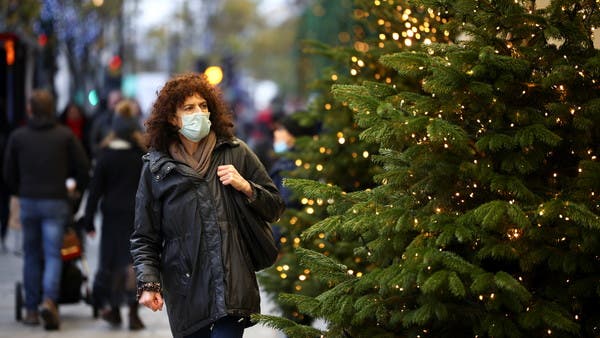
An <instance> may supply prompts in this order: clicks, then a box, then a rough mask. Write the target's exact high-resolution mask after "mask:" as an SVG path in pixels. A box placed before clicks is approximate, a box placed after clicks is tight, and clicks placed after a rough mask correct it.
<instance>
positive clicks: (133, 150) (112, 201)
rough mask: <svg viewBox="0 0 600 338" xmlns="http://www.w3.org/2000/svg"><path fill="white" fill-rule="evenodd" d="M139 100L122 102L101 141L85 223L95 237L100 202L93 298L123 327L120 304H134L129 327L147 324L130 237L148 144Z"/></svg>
mask: <svg viewBox="0 0 600 338" xmlns="http://www.w3.org/2000/svg"><path fill="white" fill-rule="evenodd" d="M134 109H135V106H134V103H133V102H132V101H130V100H123V101H121V102H119V103H118V104H117V106H116V108H115V116H114V117H113V119H112V122H111V123H112V126H111V131H110V133H109V134H108V136H107V137H106V138H105V140H104V141H103V142H102V143H101V147H100V150H99V153H98V158H97V161H96V165H95V167H94V173H93V176H92V180H91V182H90V187H89V194H88V200H87V204H86V208H85V216H84V217H83V225H84V226H85V229H86V231H87V232H88V234H89V235H90V236H94V235H95V230H96V229H95V227H94V215H95V214H96V210H97V206H98V202H99V201H100V210H101V213H102V231H101V239H100V258H99V261H98V270H97V272H96V276H95V279H94V287H93V298H94V303H95V306H97V307H98V308H99V309H101V310H100V311H101V312H100V315H101V318H102V319H104V320H106V321H107V322H109V323H110V324H111V325H113V326H118V325H121V322H122V319H121V312H120V306H121V304H122V303H124V302H126V303H127V304H128V305H129V329H131V330H139V329H142V328H144V324H143V323H142V321H141V319H140V318H139V316H138V303H137V300H136V299H135V293H136V287H135V277H134V275H133V267H132V259H131V254H130V252H129V238H130V236H131V233H132V232H133V221H134V216H135V194H136V191H137V183H138V181H139V178H140V172H141V170H142V155H143V154H144V152H145V145H144V142H143V139H142V137H143V136H142V135H141V134H140V132H139V131H138V130H137V129H138V128H137V118H136V117H135V116H134Z"/></svg>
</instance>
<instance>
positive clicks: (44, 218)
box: [4, 90, 89, 330]
mask: <svg viewBox="0 0 600 338" xmlns="http://www.w3.org/2000/svg"><path fill="white" fill-rule="evenodd" d="M54 107H55V106H54V97H53V96H52V94H51V93H50V92H49V91H47V90H35V91H33V92H32V94H31V97H30V98H29V101H28V105H27V115H28V117H29V121H28V124H27V125H26V126H23V127H20V128H18V129H16V130H15V131H14V132H13V133H12V134H11V135H10V137H9V140H8V145H7V147H6V154H5V158H4V181H5V183H6V184H7V185H8V188H9V190H10V191H11V193H12V194H15V195H18V196H19V204H20V217H21V224H22V226H23V253H24V267H23V279H24V284H23V285H24V289H25V308H26V310H27V313H26V316H25V318H24V319H23V323H24V324H27V325H38V324H39V317H38V306H40V303H41V306H40V309H39V315H41V317H42V319H43V320H44V327H45V329H47V330H56V329H58V328H59V326H60V317H59V313H58V308H57V302H58V300H59V296H60V279H61V272H62V257H61V247H62V243H63V234H64V230H65V226H66V225H67V224H68V223H69V222H70V218H71V206H70V204H69V200H68V195H67V187H66V181H67V178H69V177H73V178H74V179H75V182H76V184H75V186H76V187H77V188H80V189H82V190H83V189H85V187H86V185H87V182H88V180H89V173H88V170H89V163H88V160H87V157H86V156H85V152H84V150H83V146H82V145H81V142H79V140H77V138H76V137H75V136H74V135H73V133H72V132H71V131H70V130H69V129H67V128H66V127H64V126H62V125H59V124H58V123H57V121H56V116H55V111H56V110H55V108H54Z"/></svg>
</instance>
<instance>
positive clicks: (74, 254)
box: [15, 227, 98, 321]
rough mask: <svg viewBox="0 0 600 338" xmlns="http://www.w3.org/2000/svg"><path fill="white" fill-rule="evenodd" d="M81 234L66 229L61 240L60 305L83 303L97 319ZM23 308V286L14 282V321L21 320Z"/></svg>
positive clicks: (72, 229)
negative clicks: (89, 307)
mask: <svg viewBox="0 0 600 338" xmlns="http://www.w3.org/2000/svg"><path fill="white" fill-rule="evenodd" d="M81 238H82V237H81V233H80V232H78V231H77V230H76V229H74V228H73V227H68V228H67V230H66V231H65V235H64V238H63V246H62V248H61V256H62V260H63V268H62V275H61V281H60V297H59V300H58V305H60V304H75V303H79V302H80V301H82V300H83V301H84V302H85V303H86V304H89V305H91V306H92V315H93V316H94V318H97V317H98V308H97V307H96V306H94V302H93V300H92V292H91V290H90V287H89V285H88V281H89V279H88V275H89V267H88V264H87V260H86V259H85V255H84V250H83V246H82V241H81ZM24 306H25V295H24V290H23V284H22V283H21V282H16V285H15V319H16V320H17V321H21V319H22V318H23V307H24Z"/></svg>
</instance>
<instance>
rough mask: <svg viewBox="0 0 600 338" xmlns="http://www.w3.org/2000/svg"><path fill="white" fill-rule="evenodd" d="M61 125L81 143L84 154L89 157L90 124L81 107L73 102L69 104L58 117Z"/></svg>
mask: <svg viewBox="0 0 600 338" xmlns="http://www.w3.org/2000/svg"><path fill="white" fill-rule="evenodd" d="M58 120H59V121H60V123H62V124H63V125H65V126H67V127H69V129H71V131H72V132H73V134H75V137H77V139H78V140H79V141H80V142H81V144H82V145H83V148H84V149H85V153H86V154H87V155H88V158H89V156H90V145H89V141H90V136H89V134H90V122H89V120H88V117H87V116H86V114H85V111H84V110H83V107H82V106H80V105H78V104H77V103H75V102H69V103H68V104H67V106H66V107H65V109H63V112H62V113H61V114H60V116H59V117H58Z"/></svg>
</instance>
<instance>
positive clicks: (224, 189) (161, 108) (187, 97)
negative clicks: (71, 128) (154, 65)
mask: <svg viewBox="0 0 600 338" xmlns="http://www.w3.org/2000/svg"><path fill="white" fill-rule="evenodd" d="M146 127H147V128H146V130H147V132H148V136H149V144H150V146H151V151H150V152H149V153H148V154H147V155H145V156H144V167H143V169H142V175H141V178H140V183H139V187H138V191H137V197H136V214H135V230H134V232H133V235H132V237H131V252H132V255H133V261H134V269H135V271H136V275H137V281H138V293H139V294H140V296H139V302H140V303H141V304H143V305H145V306H147V307H148V308H150V309H152V310H153V311H157V310H162V307H163V299H164V302H165V303H166V305H167V311H168V317H169V323H170V327H171V331H172V333H173V336H174V337H242V335H243V331H244V329H245V327H247V326H250V325H251V323H250V321H249V316H250V314H252V313H258V312H260V296H259V291H258V284H257V281H256V274H255V269H254V266H253V263H252V260H251V259H250V254H249V250H250V249H251V247H250V245H251V244H252V243H246V242H244V240H243V238H242V237H241V233H240V228H241V227H243V226H246V224H244V223H243V222H241V221H240V220H239V219H240V217H239V216H240V215H241V214H242V213H245V212H246V211H248V212H252V213H254V214H255V215H257V216H258V217H260V218H261V219H263V220H265V221H268V222H274V221H276V220H277V219H278V218H279V216H280V215H281V214H282V212H283V210H284V203H283V200H282V198H281V196H280V194H279V191H278V190H277V188H276V187H275V185H274V184H273V181H272V180H271V179H270V178H269V175H268V173H267V172H266V170H265V168H264V166H263V165H262V164H261V162H260V160H259V159H258V157H257V156H256V155H255V154H254V153H253V152H252V151H251V150H250V148H249V147H248V145H246V144H245V143H244V142H243V141H241V140H239V139H238V138H236V137H235V136H234V135H233V131H232V128H233V123H232V116H231V114H230V113H229V111H228V110H227V109H226V107H225V103H224V101H223V99H222V96H221V93H220V91H219V90H218V88H217V87H214V86H212V85H211V84H209V82H208V80H207V79H206V76H204V75H203V74H195V73H189V74H184V75H179V76H176V77H174V78H172V79H171V80H169V81H168V82H167V83H166V84H165V85H164V87H163V88H162V89H161V90H160V92H159V93H158V97H157V99H156V102H155V103H154V106H153V110H152V113H151V115H150V117H149V119H148V121H147V122H146ZM241 208H244V209H241ZM163 297H164V298H163Z"/></svg>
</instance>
